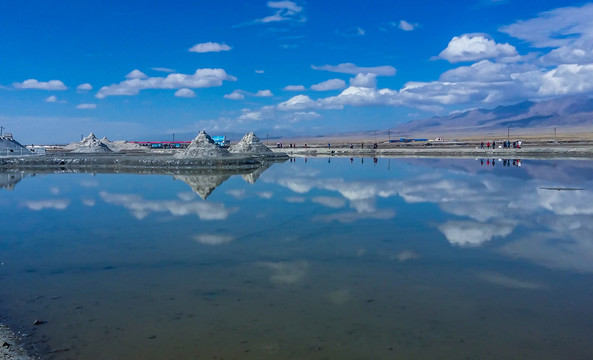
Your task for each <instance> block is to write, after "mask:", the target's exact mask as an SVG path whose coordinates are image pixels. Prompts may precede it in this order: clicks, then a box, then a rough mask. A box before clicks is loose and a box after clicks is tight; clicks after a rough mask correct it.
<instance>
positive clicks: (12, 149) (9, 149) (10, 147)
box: [0, 136, 31, 156]
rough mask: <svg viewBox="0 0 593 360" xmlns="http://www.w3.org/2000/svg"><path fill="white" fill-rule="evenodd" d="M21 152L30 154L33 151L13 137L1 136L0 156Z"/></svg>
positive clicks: (19, 153)
mask: <svg viewBox="0 0 593 360" xmlns="http://www.w3.org/2000/svg"><path fill="white" fill-rule="evenodd" d="M21 154H23V155H25V154H26V155H29V154H31V152H30V151H29V149H27V148H26V147H24V146H23V145H21V144H20V143H19V142H18V141H16V140H14V139H12V138H11V137H5V136H0V156H5V155H21Z"/></svg>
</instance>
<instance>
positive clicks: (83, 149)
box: [64, 133, 112, 153]
mask: <svg viewBox="0 0 593 360" xmlns="http://www.w3.org/2000/svg"><path fill="white" fill-rule="evenodd" d="M64 149H65V150H70V151H71V152H73V153H110V152H112V151H111V149H109V147H108V146H107V145H105V144H103V143H102V142H101V140H99V139H97V137H96V136H95V134H93V133H90V134H89V136H87V137H85V138H84V139H82V141H80V142H73V143H70V144H68V145H67V146H66V147H65V148H64Z"/></svg>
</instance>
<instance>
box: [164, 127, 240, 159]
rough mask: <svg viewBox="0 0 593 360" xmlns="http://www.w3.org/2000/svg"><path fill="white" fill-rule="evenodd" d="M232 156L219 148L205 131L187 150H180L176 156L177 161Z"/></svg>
mask: <svg viewBox="0 0 593 360" xmlns="http://www.w3.org/2000/svg"><path fill="white" fill-rule="evenodd" d="M230 155H231V154H230V153H229V152H228V151H227V150H226V149H223V148H221V147H220V146H218V145H217V144H216V143H215V142H214V140H212V138H211V137H210V135H208V134H206V132H205V131H200V133H199V134H198V136H196V138H195V139H193V140H192V141H191V143H190V144H189V146H188V147H187V148H186V149H183V150H180V151H178V152H177V153H175V155H173V156H174V157H175V158H177V159H190V158H220V157H226V156H230Z"/></svg>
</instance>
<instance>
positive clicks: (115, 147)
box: [100, 137, 147, 152]
mask: <svg viewBox="0 0 593 360" xmlns="http://www.w3.org/2000/svg"><path fill="white" fill-rule="evenodd" d="M100 141H101V142H102V143H103V144H105V145H107V147H108V148H109V149H110V150H111V151H113V152H123V151H147V149H146V148H145V147H143V146H141V145H140V144H136V143H131V142H128V141H125V140H116V141H111V140H109V139H108V138H107V137H103V138H102V139H101V140H100Z"/></svg>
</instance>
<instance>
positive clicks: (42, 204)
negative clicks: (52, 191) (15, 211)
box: [21, 199, 70, 211]
mask: <svg viewBox="0 0 593 360" xmlns="http://www.w3.org/2000/svg"><path fill="white" fill-rule="evenodd" d="M21 205H22V206H24V207H26V208H28V209H29V210H33V211H40V210H45V209H53V210H65V209H66V208H68V205H70V200H68V199H52V200H36V201H34V200H32V201H24V202H22V203H21Z"/></svg>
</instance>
